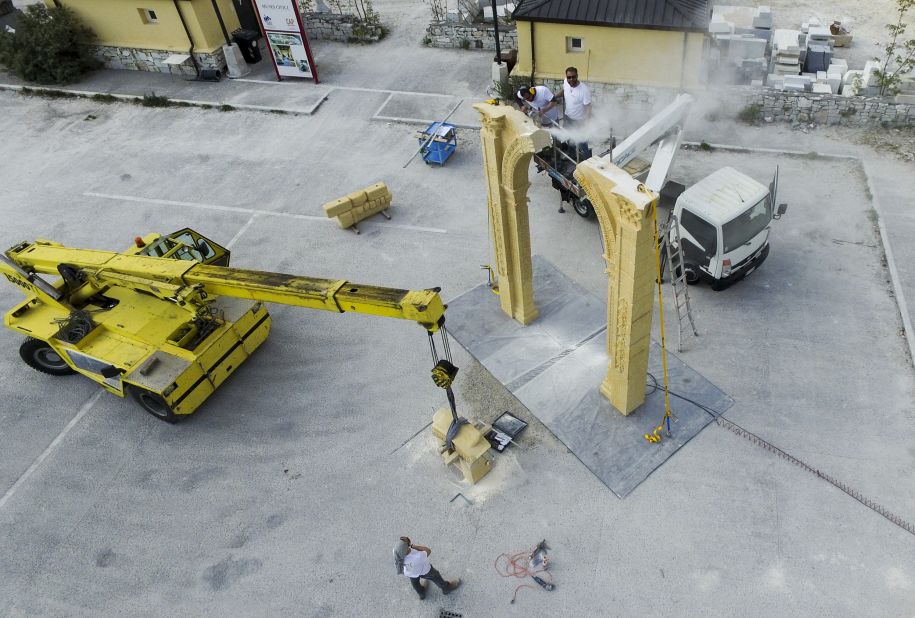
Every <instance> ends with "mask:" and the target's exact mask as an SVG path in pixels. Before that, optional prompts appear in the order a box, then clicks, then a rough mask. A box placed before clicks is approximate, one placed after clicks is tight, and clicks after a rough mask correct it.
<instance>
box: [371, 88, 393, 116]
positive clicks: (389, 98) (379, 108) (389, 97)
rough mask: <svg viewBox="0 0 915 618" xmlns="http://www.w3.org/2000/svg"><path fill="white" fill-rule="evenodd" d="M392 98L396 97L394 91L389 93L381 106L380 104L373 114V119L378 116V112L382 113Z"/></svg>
mask: <svg viewBox="0 0 915 618" xmlns="http://www.w3.org/2000/svg"><path fill="white" fill-rule="evenodd" d="M392 98H394V93H393V92H392V93H391V94H389V95H388V96H387V97H386V98H385V100H384V103H382V104H381V105H380V106H378V109H377V110H375V113H374V114H373V115H372V118H373V119H374V118H376V117H377V116H378V114H380V113H381V110H383V109H384V108H385V106H386V105H387V104H388V103H389V102H390V100H391V99H392Z"/></svg>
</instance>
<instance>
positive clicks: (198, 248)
mask: <svg viewBox="0 0 915 618" xmlns="http://www.w3.org/2000/svg"><path fill="white" fill-rule="evenodd" d="M135 242H136V245H137V249H139V250H138V251H137V252H136V255H148V256H149V257H161V258H172V259H175V260H193V261H195V262H200V263H201V264H211V265H213V266H228V265H229V250H228V249H226V248H225V247H222V246H220V245H217V244H216V243H215V242H213V241H212V240H210V239H209V238H207V237H205V236H202V235H200V234H198V233H197V232H195V231H194V230H192V229H190V228H184V229H183V230H178V231H177V232H174V233H172V234H169V235H168V236H160V237H159V238H157V239H155V240H153V241H151V242H149V243H148V244H147V243H146V241H144V240H143V239H142V238H139V237H138V238H137V239H136V241H135Z"/></svg>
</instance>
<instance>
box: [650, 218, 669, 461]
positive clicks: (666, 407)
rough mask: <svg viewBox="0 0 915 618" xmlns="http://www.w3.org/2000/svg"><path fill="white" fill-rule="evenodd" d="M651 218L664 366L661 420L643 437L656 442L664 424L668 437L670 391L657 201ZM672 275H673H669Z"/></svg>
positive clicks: (653, 442) (662, 362)
mask: <svg viewBox="0 0 915 618" xmlns="http://www.w3.org/2000/svg"><path fill="white" fill-rule="evenodd" d="M651 209H652V211H651V218H652V222H653V223H654V248H655V260H656V262H655V263H656V264H657V266H658V271H657V272H658V277H657V282H658V313H659V314H660V316H661V365H662V366H663V367H664V416H663V417H662V418H661V422H660V423H658V426H657V427H655V428H654V431H652V432H651V433H646V434H645V439H646V440H648V442H649V443H650V444H657V443H659V442H660V441H661V432H662V431H664V425H665V424H666V425H667V437H668V438H669V437H670V417H671V414H670V391H669V390H668V388H667V345H666V342H665V340H664V294H663V292H662V289H663V286H662V285H661V279H662V277H663V274H664V273H662V272H661V238H660V237H659V236H658V205H657V202H655V203H654V204H652V206H651ZM671 276H673V275H671Z"/></svg>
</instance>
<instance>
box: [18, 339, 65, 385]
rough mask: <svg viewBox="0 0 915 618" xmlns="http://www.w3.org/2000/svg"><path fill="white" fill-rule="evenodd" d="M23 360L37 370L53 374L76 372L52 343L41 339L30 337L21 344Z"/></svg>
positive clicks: (61, 374)
mask: <svg viewBox="0 0 915 618" xmlns="http://www.w3.org/2000/svg"><path fill="white" fill-rule="evenodd" d="M19 356H21V357H22V361H23V362H24V363H25V364H26V365H28V366H29V367H31V368H32V369H34V370H36V371H40V372H41V373H46V374H48V375H51V376H68V375H70V374H73V373H76V372H75V371H73V368H72V367H70V365H68V364H67V361H65V360H64V359H63V358H61V357H60V355H59V354H58V353H57V352H55V351H54V348H52V347H51V346H50V345H48V344H47V343H46V342H44V341H42V340H41V339H34V338H32V337H29V338H28V339H26V340H25V341H23V342H22V345H21V346H19Z"/></svg>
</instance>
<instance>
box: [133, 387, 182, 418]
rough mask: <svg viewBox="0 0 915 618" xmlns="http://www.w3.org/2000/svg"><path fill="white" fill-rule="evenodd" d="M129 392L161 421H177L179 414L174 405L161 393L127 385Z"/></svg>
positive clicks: (142, 406)
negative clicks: (176, 412)
mask: <svg viewBox="0 0 915 618" xmlns="http://www.w3.org/2000/svg"><path fill="white" fill-rule="evenodd" d="M127 392H129V393H130V396H131V397H133V399H134V401H136V402H137V403H138V404H140V407H141V408H143V409H144V410H146V411H147V412H149V413H150V414H152V415H153V416H155V417H156V418H157V419H159V420H160V421H165V422H166V423H177V422H178V416H177V415H176V414H175V412H174V410H172V407H171V406H170V405H168V402H167V401H165V399H164V398H163V397H162V395H160V394H159V393H154V392H152V391H148V390H146V389H145V388H139V387H137V386H132V385H129V384H128V385H127Z"/></svg>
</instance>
